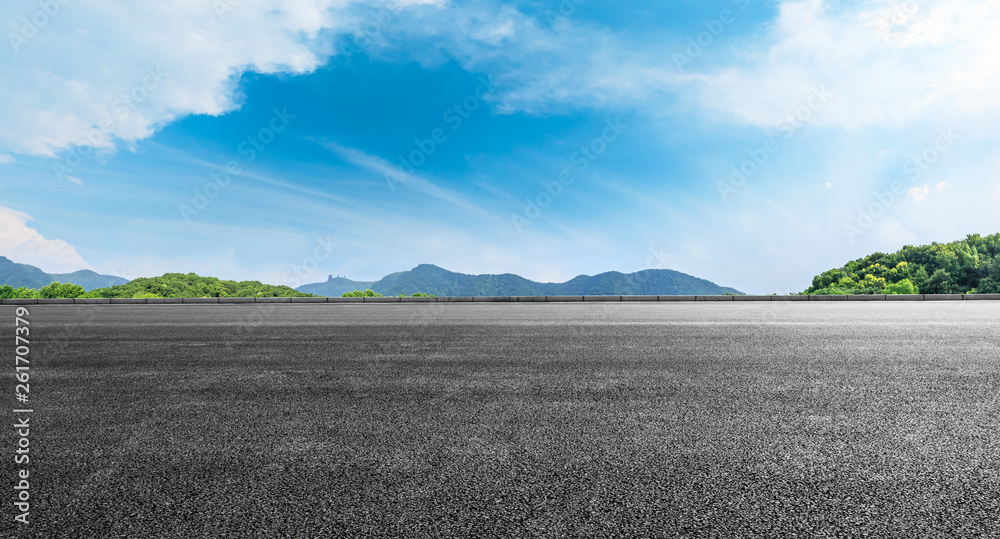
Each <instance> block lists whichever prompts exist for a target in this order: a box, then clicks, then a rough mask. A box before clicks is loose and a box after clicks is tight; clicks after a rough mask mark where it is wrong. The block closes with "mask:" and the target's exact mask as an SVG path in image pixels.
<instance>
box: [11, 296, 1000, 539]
mask: <svg viewBox="0 0 1000 539" xmlns="http://www.w3.org/2000/svg"><path fill="white" fill-rule="evenodd" d="M0 316H2V320H3V324H4V327H7V328H8V330H7V331H6V332H5V334H6V335H5V336H4V338H3V341H2V342H3V343H4V345H5V346H6V347H7V349H6V355H7V357H12V356H13V355H14V347H15V346H14V329H13V328H14V308H13V307H7V306H4V307H0ZM30 320H31V353H30V357H31V371H30V372H31V393H30V398H31V405H32V407H33V409H34V410H35V412H34V414H33V415H32V417H31V436H30V438H31V446H30V447H31V463H30V465H29V466H28V468H29V469H30V471H31V476H30V477H31V479H32V481H31V489H30V491H31V523H30V524H29V525H27V526H24V525H15V523H13V520H12V517H13V515H14V513H15V512H14V508H13V506H12V502H13V501H14V496H15V494H14V490H13V486H14V484H15V473H16V469H19V468H20V466H16V465H15V464H14V462H13V457H14V448H15V445H16V444H17V439H18V437H17V436H15V432H14V429H12V428H10V427H8V428H5V429H3V440H4V442H3V448H4V449H3V451H4V452H5V453H7V454H6V455H0V457H2V458H0V461H2V462H3V464H2V466H0V473H3V477H4V478H3V481H4V484H6V485H8V488H7V490H6V492H7V494H6V495H5V499H6V500H7V501H6V502H4V503H3V507H5V509H4V518H3V521H4V523H3V524H2V526H0V536H4V537H46V538H54V537H74V538H77V537H79V538H91V537H94V538H98V537H141V538H147V537H212V538H224V537H233V538H246V537H316V538H320V537H793V536H798V537H980V536H985V537H998V536H1000V520H998V517H997V515H998V514H1000V474H998V469H1000V430H998V421H1000V420H998V410H1000V303H996V302H934V303H931V302H915V303H909V302H906V303H881V302H876V303H863V304H857V303H855V304H849V303H822V304H820V303H785V302H765V303H736V304H733V303H729V304H710V303H705V304H694V303H688V304H684V303H678V304H662V303H633V304H599V303H594V304H527V303H526V304H478V303H477V304H472V303H449V304H442V303H428V304H341V305H288V304H284V305H283V304H268V305H163V306H153V305H150V306H143V305H134V306H132V305H121V306H101V305H94V306H90V305H75V306H70V305H67V306H35V307H33V308H31V314H30ZM6 364H7V365H8V367H7V370H8V372H7V373H6V374H4V375H3V376H4V378H3V379H4V381H5V382H4V386H3V387H4V389H3V392H2V394H3V395H6V396H5V397H4V398H3V399H2V401H0V402H4V403H5V404H4V408H6V409H7V414H8V415H10V411H11V410H12V409H14V408H16V407H18V405H17V404H16V402H15V400H14V398H13V395H12V393H13V391H14V387H13V386H14V383H15V382H14V379H13V374H14V367H13V364H14V361H13V360H10V361H8V362H6Z"/></svg>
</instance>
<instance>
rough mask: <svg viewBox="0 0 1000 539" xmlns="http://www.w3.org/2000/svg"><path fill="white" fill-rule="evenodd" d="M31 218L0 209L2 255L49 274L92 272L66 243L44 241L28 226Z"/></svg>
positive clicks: (13, 211) (61, 241)
mask: <svg viewBox="0 0 1000 539" xmlns="http://www.w3.org/2000/svg"><path fill="white" fill-rule="evenodd" d="M33 220H34V219H32V218H31V216H30V215H28V214H26V213H22V212H19V211H16V210H12V209H10V208H4V207H2V206H0V255H2V256H6V257H7V258H9V259H11V260H13V261H14V262H20V263H22V264H31V265H33V266H38V267H39V268H41V269H42V270H44V271H46V272H55V273H66V272H72V271H76V270H80V269H90V265H89V264H87V263H86V262H85V261H84V260H83V257H81V256H80V254H79V253H77V252H76V249H75V248H74V247H73V246H72V245H70V244H68V243H66V242H65V241H63V240H58V239H55V240H50V239H46V238H44V237H43V236H42V235H41V234H39V233H38V231H37V230H35V229H33V228H31V227H29V226H28V221H33Z"/></svg>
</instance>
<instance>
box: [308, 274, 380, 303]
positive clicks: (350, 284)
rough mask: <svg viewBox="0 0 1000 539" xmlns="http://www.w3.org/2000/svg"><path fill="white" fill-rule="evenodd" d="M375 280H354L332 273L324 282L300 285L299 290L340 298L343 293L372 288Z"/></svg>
mask: <svg viewBox="0 0 1000 539" xmlns="http://www.w3.org/2000/svg"><path fill="white" fill-rule="evenodd" d="M373 284H375V282H374V281H352V280H351V279H347V278H345V277H334V276H333V275H330V276H329V277H327V279H326V281H324V282H322V283H313V284H306V285H302V286H300V287H298V288H297V289H296V290H298V291H299V292H306V293H309V294H314V295H317V296H329V297H332V298H339V297H340V295H341V294H344V293H347V292H353V291H355V290H364V289H366V288H371V287H372V285H373Z"/></svg>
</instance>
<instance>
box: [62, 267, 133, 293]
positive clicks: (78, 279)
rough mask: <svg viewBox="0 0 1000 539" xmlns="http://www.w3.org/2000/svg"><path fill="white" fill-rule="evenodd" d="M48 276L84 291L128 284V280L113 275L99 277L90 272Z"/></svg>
mask: <svg viewBox="0 0 1000 539" xmlns="http://www.w3.org/2000/svg"><path fill="white" fill-rule="evenodd" d="M49 275H51V276H52V280H53V281H59V282H60V283H73V284H78V285H80V286H82V287H83V289H84V290H94V289H95V288H105V287H109V286H116V285H120V284H125V283H127V282H128V279H123V278H121V277H117V276H114V275H101V274H100V273H97V272H94V271H90V270H80V271H74V272H73V273H50V274H49Z"/></svg>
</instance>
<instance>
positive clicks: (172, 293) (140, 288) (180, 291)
mask: <svg viewBox="0 0 1000 539" xmlns="http://www.w3.org/2000/svg"><path fill="white" fill-rule="evenodd" d="M311 295H312V294H306V293H303V292H299V291H297V290H295V289H294V288H291V287H288V286H275V285H269V284H261V283H260V281H241V282H236V281H223V280H220V279H216V278H215V277H202V276H200V275H196V274H194V273H187V274H184V273H166V274H164V275H162V276H160V277H149V278H146V277H143V278H139V279H134V280H132V281H129V282H128V283H126V284H123V285H117V286H112V287H109V288H99V289H97V290H91V291H90V292H88V293H87V294H85V295H84V296H83V297H87V298H136V297H140V298H154V297H159V298H218V297H223V298H287V297H307V296H311Z"/></svg>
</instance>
